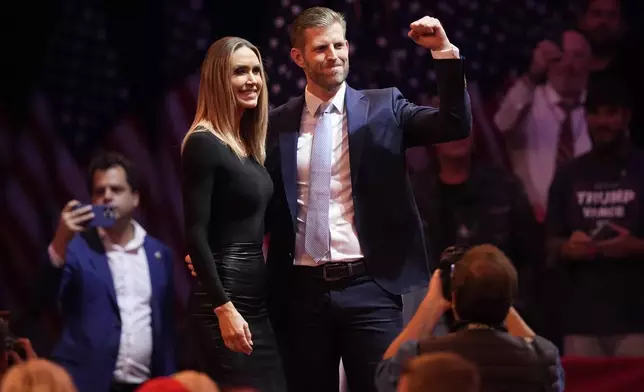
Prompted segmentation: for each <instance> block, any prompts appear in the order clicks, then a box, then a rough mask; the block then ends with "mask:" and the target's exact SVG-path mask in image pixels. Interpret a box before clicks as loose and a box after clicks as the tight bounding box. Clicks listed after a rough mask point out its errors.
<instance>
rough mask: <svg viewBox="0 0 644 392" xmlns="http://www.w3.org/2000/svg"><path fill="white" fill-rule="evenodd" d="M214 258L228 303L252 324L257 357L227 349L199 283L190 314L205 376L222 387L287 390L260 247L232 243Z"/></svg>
mask: <svg viewBox="0 0 644 392" xmlns="http://www.w3.org/2000/svg"><path fill="white" fill-rule="evenodd" d="M214 257H215V262H216V264H217V265H216V267H217V273H218V275H219V279H220V280H221V283H222V285H223V287H224V290H225V292H226V294H227V295H228V298H230V300H231V301H232V303H233V304H234V305H235V308H236V309H237V311H238V312H239V313H240V314H241V316H242V317H243V318H244V319H245V320H246V322H247V323H248V325H249V328H250V332H251V335H252V339H253V352H252V354H251V355H246V354H243V353H237V352H233V351H231V350H229V349H228V348H227V347H226V345H225V344H224V340H223V338H222V336H221V332H220V329H219V322H218V319H217V316H216V314H215V313H214V311H213V305H212V301H210V299H209V298H210V297H209V296H208V293H207V292H206V291H205V288H204V286H202V285H201V284H200V283H198V282H197V281H196V279H195V282H194V285H193V290H192V293H191V295H190V298H189V300H188V313H189V318H190V326H191V329H192V331H193V336H194V338H195V339H196V343H197V346H198V350H199V358H198V362H199V366H200V368H201V371H203V372H205V373H206V374H208V375H209V376H210V377H211V378H212V379H213V380H215V381H216V382H217V383H218V384H219V385H220V386H221V387H224V388H226V387H243V386H245V387H253V388H256V389H258V390H259V391H262V392H264V391H266V392H281V391H286V382H285V380H284V372H283V369H282V361H281V358H280V355H279V351H278V347H277V343H276V341H275V335H274V333H273V328H272V327H271V323H270V321H269V318H268V310H267V307H266V295H267V283H266V265H265V263H264V255H263V253H262V243H236V244H231V245H228V246H226V247H225V248H223V249H221V250H220V251H218V252H216V253H214Z"/></svg>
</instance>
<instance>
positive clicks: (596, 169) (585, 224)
mask: <svg viewBox="0 0 644 392" xmlns="http://www.w3.org/2000/svg"><path fill="white" fill-rule="evenodd" d="M586 110H587V118H588V127H589V132H590V135H591V137H592V139H593V149H592V151H590V152H589V153H587V154H585V155H583V156H581V157H579V158H577V159H575V160H573V161H572V162H571V163H570V164H568V165H566V166H564V167H563V168H562V169H561V170H560V171H559V172H558V173H557V175H556V177H555V180H554V182H553V184H552V186H551V188H550V195H549V203H548V215H547V218H546V230H547V235H548V238H549V239H548V247H549V251H550V260H551V261H552V264H555V263H557V264H558V265H559V267H560V268H561V270H562V274H563V286H564V287H563V292H562V293H561V295H560V298H559V300H560V304H561V305H560V306H563V309H562V310H563V312H562V313H563V314H564V315H565V317H564V320H563V328H564V331H563V332H564V335H565V337H564V352H565V354H566V355H579V356H644V318H642V316H641V309H643V308H644V295H642V292H641V284H642V280H643V279H644V266H643V265H642V260H643V258H644V215H643V214H644V153H643V152H642V151H640V150H638V149H636V148H634V147H633V146H632V144H631V142H630V140H629V139H628V136H627V125H628V122H629V118H630V103H629V100H628V95H627V92H626V88H625V87H624V86H623V85H622V84H620V83H619V82H617V81H609V80H604V81H601V82H596V83H592V84H591V87H590V88H589V91H588V99H587V101H586Z"/></svg>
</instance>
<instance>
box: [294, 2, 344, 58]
mask: <svg viewBox="0 0 644 392" xmlns="http://www.w3.org/2000/svg"><path fill="white" fill-rule="evenodd" d="M335 23H340V26H342V31H344V32H345V33H346V32H347V22H346V20H345V19H344V15H342V14H341V13H339V12H336V11H333V10H332V9H330V8H326V7H311V8H307V9H305V10H304V11H302V12H301V13H300V14H299V15H298V16H297V18H295V21H293V23H292V24H291V26H290V28H289V35H290V38H291V46H293V47H294V48H298V49H302V48H303V47H304V42H303V41H304V32H305V31H306V29H310V28H316V27H329V26H332V25H333V24H335Z"/></svg>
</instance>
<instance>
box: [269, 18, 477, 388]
mask: <svg viewBox="0 0 644 392" xmlns="http://www.w3.org/2000/svg"><path fill="white" fill-rule="evenodd" d="M345 30H346V23H345V21H344V19H343V17H342V15H340V14H338V13H336V12H334V11H332V10H330V9H328V8H323V7H313V8H310V9H307V10H304V11H303V12H302V13H301V14H300V15H299V16H298V17H297V19H296V20H295V22H294V23H293V25H292V27H291V41H292V42H291V43H292V49H291V58H292V59H293V61H294V62H295V63H297V65H298V66H300V67H301V68H302V69H303V70H304V73H305V75H306V79H307V87H306V92H305V94H304V95H303V96H301V97H299V98H296V99H294V100H291V101H290V102H288V103H286V104H285V105H283V106H281V107H279V108H277V109H275V110H274V111H272V113H271V115H270V121H269V131H268V132H269V137H268V143H267V161H266V167H267V169H268V171H269V173H270V174H271V177H272V178H273V182H274V189H275V191H274V195H273V200H272V202H271V206H270V207H269V211H268V213H267V227H268V231H269V233H270V246H269V252H268V261H267V263H268V269H269V285H270V290H269V306H270V311H271V317H272V320H273V323H274V327H275V330H276V333H277V335H278V339H280V344H281V347H282V349H283V354H284V357H285V363H286V368H287V378H288V381H289V386H290V389H291V390H293V391H324V392H327V391H337V390H338V365H339V361H340V358H342V360H343V364H344V368H345V370H346V374H347V382H348V386H349V389H350V390H352V391H360V392H370V391H374V390H375V386H374V374H375V368H376V365H377V364H378V362H379V360H380V358H381V357H382V354H383V353H384V351H385V349H386V348H387V346H388V345H389V344H390V343H391V341H392V340H393V339H394V338H395V337H396V335H397V334H398V333H399V332H400V330H401V328H402V300H401V294H403V293H406V292H409V291H410V290H412V289H415V288H420V287H423V286H425V285H426V284H427V282H428V280H429V279H428V267H427V259H426V254H425V249H424V245H423V234H422V228H421V223H420V219H419V217H418V211H417V208H416V205H415V203H414V198H413V195H412V192H411V185H410V182H409V178H408V175H407V171H406V164H405V149H406V148H408V147H412V146H416V145H428V144H431V143H439V142H446V141H449V140H454V139H460V138H464V137H466V136H467V135H468V134H469V131H470V128H471V112H470V108H469V101H468V96H467V93H466V90H465V77H464V70H463V60H462V59H461V58H460V56H459V54H458V49H457V48H456V47H454V46H453V45H451V44H450V42H449V40H448V39H447V36H446V35H445V32H444V30H443V28H442V27H441V24H440V22H439V21H438V20H436V19H434V18H430V17H424V18H422V19H420V20H418V21H416V22H414V23H412V24H411V26H410V31H409V37H410V38H411V39H413V40H414V41H415V42H417V43H418V44H419V45H420V46H422V47H424V48H427V49H430V50H431V55H432V56H433V57H434V58H436V59H437V60H436V62H435V63H436V71H437V80H438V87H439V94H440V108H439V109H436V108H430V107H420V106H416V105H414V104H412V103H410V102H409V101H407V100H406V99H405V98H404V97H403V96H402V95H401V93H400V91H398V89H395V88H388V89H381V90H364V91H357V90H354V89H352V88H351V87H349V86H347V84H346V83H345V79H346V76H347V73H348V71H349V59H348V54H349V44H348V42H347V41H346V38H345Z"/></svg>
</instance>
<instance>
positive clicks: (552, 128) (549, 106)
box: [494, 80, 591, 208]
mask: <svg viewBox="0 0 644 392" xmlns="http://www.w3.org/2000/svg"><path fill="white" fill-rule="evenodd" d="M584 99H585V94H583V95H582V101H583V100H584ZM560 102H561V97H560V96H559V94H557V92H556V91H555V89H554V88H553V87H552V86H551V85H549V84H546V85H543V86H538V87H536V88H535V89H534V90H533V89H531V88H530V87H529V86H528V85H526V83H525V82H523V81H522V80H518V81H517V82H516V83H515V84H514V85H513V86H512V88H510V90H509V91H508V93H507V95H506V96H505V97H504V99H503V101H502V102H501V105H500V106H499V110H498V111H497V112H496V114H495V115H494V122H495V124H496V126H497V127H498V128H499V130H500V131H501V132H502V133H503V134H504V136H505V141H506V146H507V148H508V154H509V156H510V160H511V163H512V168H513V170H514V172H515V174H516V175H517V176H518V177H519V178H520V179H521V181H522V182H523V186H524V187H525V190H526V192H527V193H528V197H529V198H530V201H531V202H532V204H535V205H538V206H540V207H542V208H545V206H547V203H548V189H549V188H550V184H551V183H552V179H553V177H554V174H555V171H556V169H557V164H556V157H557V145H558V143H559V133H560V132H561V127H562V125H563V122H564V120H565V116H566V115H565V112H564V111H563V110H562V109H561V108H560V107H559V104H560ZM526 110H527V112H526ZM570 115H571V126H572V131H573V149H574V151H573V153H574V156H579V155H582V154H584V153H586V152H588V151H589V150H590V148H591V141H590V137H589V135H588V127H587V124H586V114H585V110H584V108H583V106H579V107H577V108H576V109H574V110H573V111H572V112H571V114H570Z"/></svg>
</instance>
